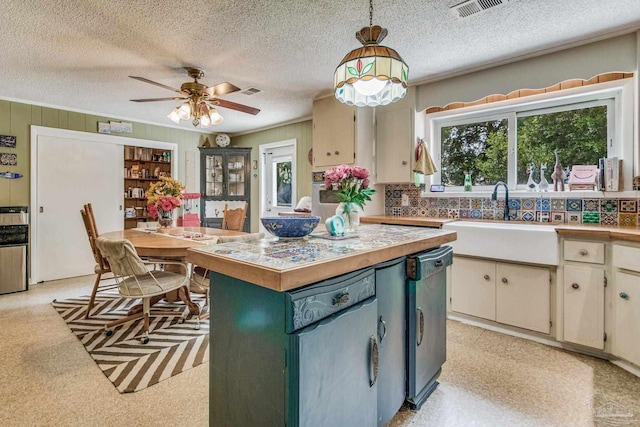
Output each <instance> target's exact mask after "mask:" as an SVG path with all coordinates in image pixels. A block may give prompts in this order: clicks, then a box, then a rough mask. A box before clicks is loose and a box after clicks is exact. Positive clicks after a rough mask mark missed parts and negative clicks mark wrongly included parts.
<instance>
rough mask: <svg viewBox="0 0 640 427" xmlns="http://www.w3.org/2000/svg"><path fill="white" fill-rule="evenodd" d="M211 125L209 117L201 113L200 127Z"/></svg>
mask: <svg viewBox="0 0 640 427" xmlns="http://www.w3.org/2000/svg"><path fill="white" fill-rule="evenodd" d="M212 125H213V123H211V119H210V118H209V116H208V115H206V114H203V115H202V116H200V127H201V128H210V127H211V126H212Z"/></svg>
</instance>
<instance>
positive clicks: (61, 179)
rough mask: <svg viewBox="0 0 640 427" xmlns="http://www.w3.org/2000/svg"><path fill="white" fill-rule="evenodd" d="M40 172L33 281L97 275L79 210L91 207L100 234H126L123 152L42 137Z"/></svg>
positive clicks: (115, 147)
mask: <svg viewBox="0 0 640 427" xmlns="http://www.w3.org/2000/svg"><path fill="white" fill-rule="evenodd" d="M37 168H38V173H37V187H36V188H37V198H36V200H37V204H36V206H32V209H33V210H34V211H35V214H36V215H37V222H38V224H37V229H36V230H37V231H36V236H35V239H36V256H35V257H34V258H35V263H36V265H35V266H32V276H33V277H32V281H35V282H40V281H46V280H56V279H61V278H66V277H75V276H81V275H85V274H91V273H93V267H94V265H95V262H94V260H93V256H92V255H91V250H90V248H89V241H88V240H87V234H86V231H85V228H84V224H83V222H82V217H81V216H80V210H81V209H82V207H83V205H84V204H86V203H91V204H92V206H93V211H94V215H95V217H96V223H97V226H98V231H99V232H100V233H104V232H108V231H114V230H121V229H123V228H124V224H123V222H124V219H123V213H122V211H121V208H122V206H121V205H122V197H123V178H124V172H123V168H124V157H123V146H122V145H117V144H112V143H99V142H87V141H83V140H80V139H71V138H59V137H52V136H42V135H41V136H38V141H37Z"/></svg>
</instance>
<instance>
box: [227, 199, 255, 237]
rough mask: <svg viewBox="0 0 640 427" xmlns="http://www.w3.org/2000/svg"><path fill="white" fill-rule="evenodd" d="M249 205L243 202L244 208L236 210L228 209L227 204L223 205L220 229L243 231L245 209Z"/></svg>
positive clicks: (245, 215)
mask: <svg viewBox="0 0 640 427" xmlns="http://www.w3.org/2000/svg"><path fill="white" fill-rule="evenodd" d="M248 207H249V204H248V203H247V202H244V207H242V208H237V209H229V205H228V204H227V203H225V204H224V211H223V213H222V229H223V230H234V231H242V230H243V229H244V221H245V219H246V218H247V208H248Z"/></svg>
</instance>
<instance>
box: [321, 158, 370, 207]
mask: <svg viewBox="0 0 640 427" xmlns="http://www.w3.org/2000/svg"><path fill="white" fill-rule="evenodd" d="M369 184H370V181H369V171H368V170H367V169H366V168H363V167H360V166H354V167H350V166H347V165H339V166H336V167H333V168H331V169H329V170H328V171H326V172H325V173H324V187H325V188H326V189H327V190H331V189H332V190H334V191H335V192H336V197H337V198H338V200H340V201H341V202H343V203H355V204H356V205H358V206H359V207H360V208H363V209H364V203H365V202H367V201H370V200H371V196H372V195H373V194H375V192H376V190H374V189H373V188H369Z"/></svg>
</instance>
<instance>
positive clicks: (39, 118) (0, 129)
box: [0, 100, 215, 206]
mask: <svg viewBox="0 0 640 427" xmlns="http://www.w3.org/2000/svg"><path fill="white" fill-rule="evenodd" d="M109 120H111V121H119V120H116V119H110V118H108V117H103V116H94V115H90V114H83V113H76V112H73V111H65V110H59V109H55V108H47V107H40V106H37V105H30V104H23V103H19V102H12V101H4V100H0V135H12V136H15V137H16V139H17V144H16V148H5V147H0V152H2V153H15V154H17V157H18V164H17V166H2V165H0V172H7V171H9V172H17V173H20V174H22V175H23V177H22V178H18V179H5V178H0V205H5V206H6V205H26V206H28V205H29V201H30V198H29V174H30V153H29V150H30V148H29V147H30V146H31V129H30V125H37V126H46V127H51V128H58V129H68V130H75V131H81V132H90V133H98V122H108V121H109ZM112 135H116V136H125V137H129V138H140V139H148V140H153V141H163V142H175V143H177V144H178V159H179V164H178V179H179V180H180V181H182V182H184V170H185V166H184V159H185V158H186V155H185V152H186V151H193V152H195V153H196V161H198V156H199V154H197V153H198V148H197V147H198V146H199V145H202V142H204V138H205V137H206V136H209V139H210V140H211V141H213V140H214V138H215V137H214V136H213V134H202V133H199V132H193V131H188V130H182V129H174V128H169V127H163V126H157V125H149V124H145V123H136V122H133V133H127V134H112ZM71 166H73V165H71ZM197 179H198V178H197V177H196V180H197Z"/></svg>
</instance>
